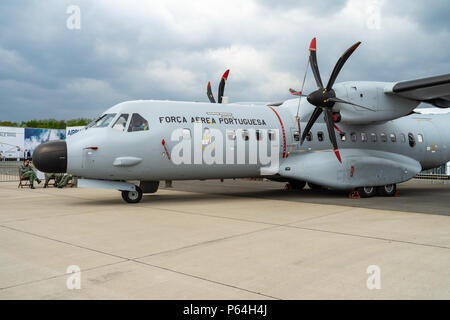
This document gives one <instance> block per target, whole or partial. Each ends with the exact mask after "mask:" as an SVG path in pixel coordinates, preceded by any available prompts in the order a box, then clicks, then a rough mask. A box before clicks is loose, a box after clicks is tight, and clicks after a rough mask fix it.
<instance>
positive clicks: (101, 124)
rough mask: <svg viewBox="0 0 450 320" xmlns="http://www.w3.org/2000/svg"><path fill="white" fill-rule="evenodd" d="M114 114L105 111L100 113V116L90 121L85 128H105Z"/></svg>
mask: <svg viewBox="0 0 450 320" xmlns="http://www.w3.org/2000/svg"><path fill="white" fill-rule="evenodd" d="M115 116H116V113H107V114H104V115H102V116H101V117H100V118H98V119H97V120H95V121H94V122H91V123H90V124H89V125H88V126H87V128H105V127H107V126H109V125H110V123H111V121H112V120H113V119H114V117H115Z"/></svg>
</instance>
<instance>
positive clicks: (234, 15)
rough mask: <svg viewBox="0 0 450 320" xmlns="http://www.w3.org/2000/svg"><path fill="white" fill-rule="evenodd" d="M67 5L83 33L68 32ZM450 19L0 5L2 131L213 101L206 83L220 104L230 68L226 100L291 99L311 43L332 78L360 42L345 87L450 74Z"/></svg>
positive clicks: (431, 12)
mask: <svg viewBox="0 0 450 320" xmlns="http://www.w3.org/2000/svg"><path fill="white" fill-rule="evenodd" d="M70 5H76V6H78V7H79V9H80V13H81V14H80V29H70V28H68V26H67V24H68V23H67V22H68V21H67V20H68V19H69V22H70V23H69V25H70V26H74V24H73V23H74V21H75V20H72V19H71V18H72V17H73V16H72V15H71V13H69V14H68V13H67V10H68V8H69V6H70ZM449 17H450V2H449V1H437V0H428V1H409V0H395V1H381V0H380V1H373V0H367V1H365V0H348V1H345V0H330V1H321V0H314V1H306V0H296V1H294V0H286V1H279V2H275V1H271V0H245V1H242V0H227V1H222V0H221V1H216V0H193V1H180V0H178V1H172V0H161V1H159V0H151V1H143V0H126V1H125V0H124V1H113V0H95V1H93V0H92V1H87V0H86V1H81V0H70V1H65V0H45V1H37V0H36V1H26V0H21V1H16V0H2V1H1V2H0V120H13V121H21V120H29V119H34V118H50V117H52V118H56V119H70V118H76V117H94V116H96V115H97V114H99V113H101V112H102V111H103V110H104V109H106V108H108V107H110V106H112V105H114V104H116V103H119V102H122V101H125V100H133V99H171V100H192V101H207V97H206V94H205V91H206V84H207V82H208V81H209V80H211V82H212V84H213V92H214V93H215V94H216V88H217V85H218V82H219V78H220V76H221V74H222V73H223V72H224V70H225V69H227V68H230V69H231V73H230V77H229V81H228V83H227V88H226V95H227V96H229V97H230V101H245V100H247V101H267V100H269V101H278V100H282V99H286V98H290V96H289V94H288V93H289V92H288V88H289V87H295V88H298V87H300V82H301V79H302V78H303V75H304V72H305V67H306V61H307V55H308V52H307V48H308V45H309V42H310V40H311V38H313V37H317V39H318V40H317V41H318V59H319V67H320V70H321V73H322V78H325V79H327V78H328V76H329V74H330V73H331V71H332V69H333V66H334V64H335V62H336V60H337V59H338V58H339V56H340V55H341V54H342V52H343V51H345V49H347V48H348V47H349V46H350V45H351V44H353V43H354V42H356V41H362V45H361V46H360V47H359V48H358V50H357V52H355V53H354V55H353V56H352V57H351V59H350V60H349V61H348V62H347V64H346V66H345V67H344V69H343V71H342V72H341V74H340V76H339V78H338V81H348V80H375V81H399V80H406V79H414V78H420V77H426V76H432V75H438V74H445V73H450V22H449V21H450V19H449ZM75 26H76V25H75ZM313 87H314V80H313V79H312V77H311V72H310V71H309V73H308V78H307V83H306V88H307V89H308V90H310V89H312V88H313ZM216 95H217V94H216Z"/></svg>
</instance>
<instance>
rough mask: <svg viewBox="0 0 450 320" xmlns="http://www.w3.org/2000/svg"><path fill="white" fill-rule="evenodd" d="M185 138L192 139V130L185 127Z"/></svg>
mask: <svg viewBox="0 0 450 320" xmlns="http://www.w3.org/2000/svg"><path fill="white" fill-rule="evenodd" d="M183 140H191V130H189V129H183Z"/></svg>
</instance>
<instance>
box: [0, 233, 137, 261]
mask: <svg viewBox="0 0 450 320" xmlns="http://www.w3.org/2000/svg"><path fill="white" fill-rule="evenodd" d="M0 227H1V228H5V229H8V230H12V231H16V232H20V233H24V234H28V235H31V236H34V237H38V238H41V239H46V240H51V241H56V242H59V243H62V244H66V245H69V246H73V247H76V248H80V249H84V250H90V251H94V252H97V253H100V254H104V255H108V256H111V257H114V258H118V259H123V260H130V259H129V258H126V257H122V256H119V255H116V254H113V253H108V252H104V251H101V250H98V249H93V248H88V247H85V246H81V245H78V244H74V243H70V242H67V241H62V240H58V239H55V238H50V237H47V236H44V235H41V234H37V233H33V232H30V231H25V230H20V229H17V228H13V227H9V226H5V225H2V224H0Z"/></svg>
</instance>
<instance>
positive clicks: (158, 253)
mask: <svg viewBox="0 0 450 320" xmlns="http://www.w3.org/2000/svg"><path fill="white" fill-rule="evenodd" d="M279 227H280V226H278V225H272V226H270V227H267V228H262V229H258V230H253V231H249V232H244V233H239V234H234V235H230V236H227V237H222V238H218V239H212V240H207V241H202V242H197V243H193V244H190V245H188V246H183V247H178V248H173V249H168V250H163V251H159V252H154V253H150V254H146V255H144V256H140V257H135V258H132V259H133V260H136V259H144V258H148V257H153V256H156V255H163V254H167V253H173V252H177V251H181V250H185V249H189V248H195V247H199V246H203V245H208V244H213V243H216V242H220V241H225V240H230V239H233V238H239V237H244V236H247V235H250V234H253V233H258V232H262V231H266V230H269V229H273V228H279Z"/></svg>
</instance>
